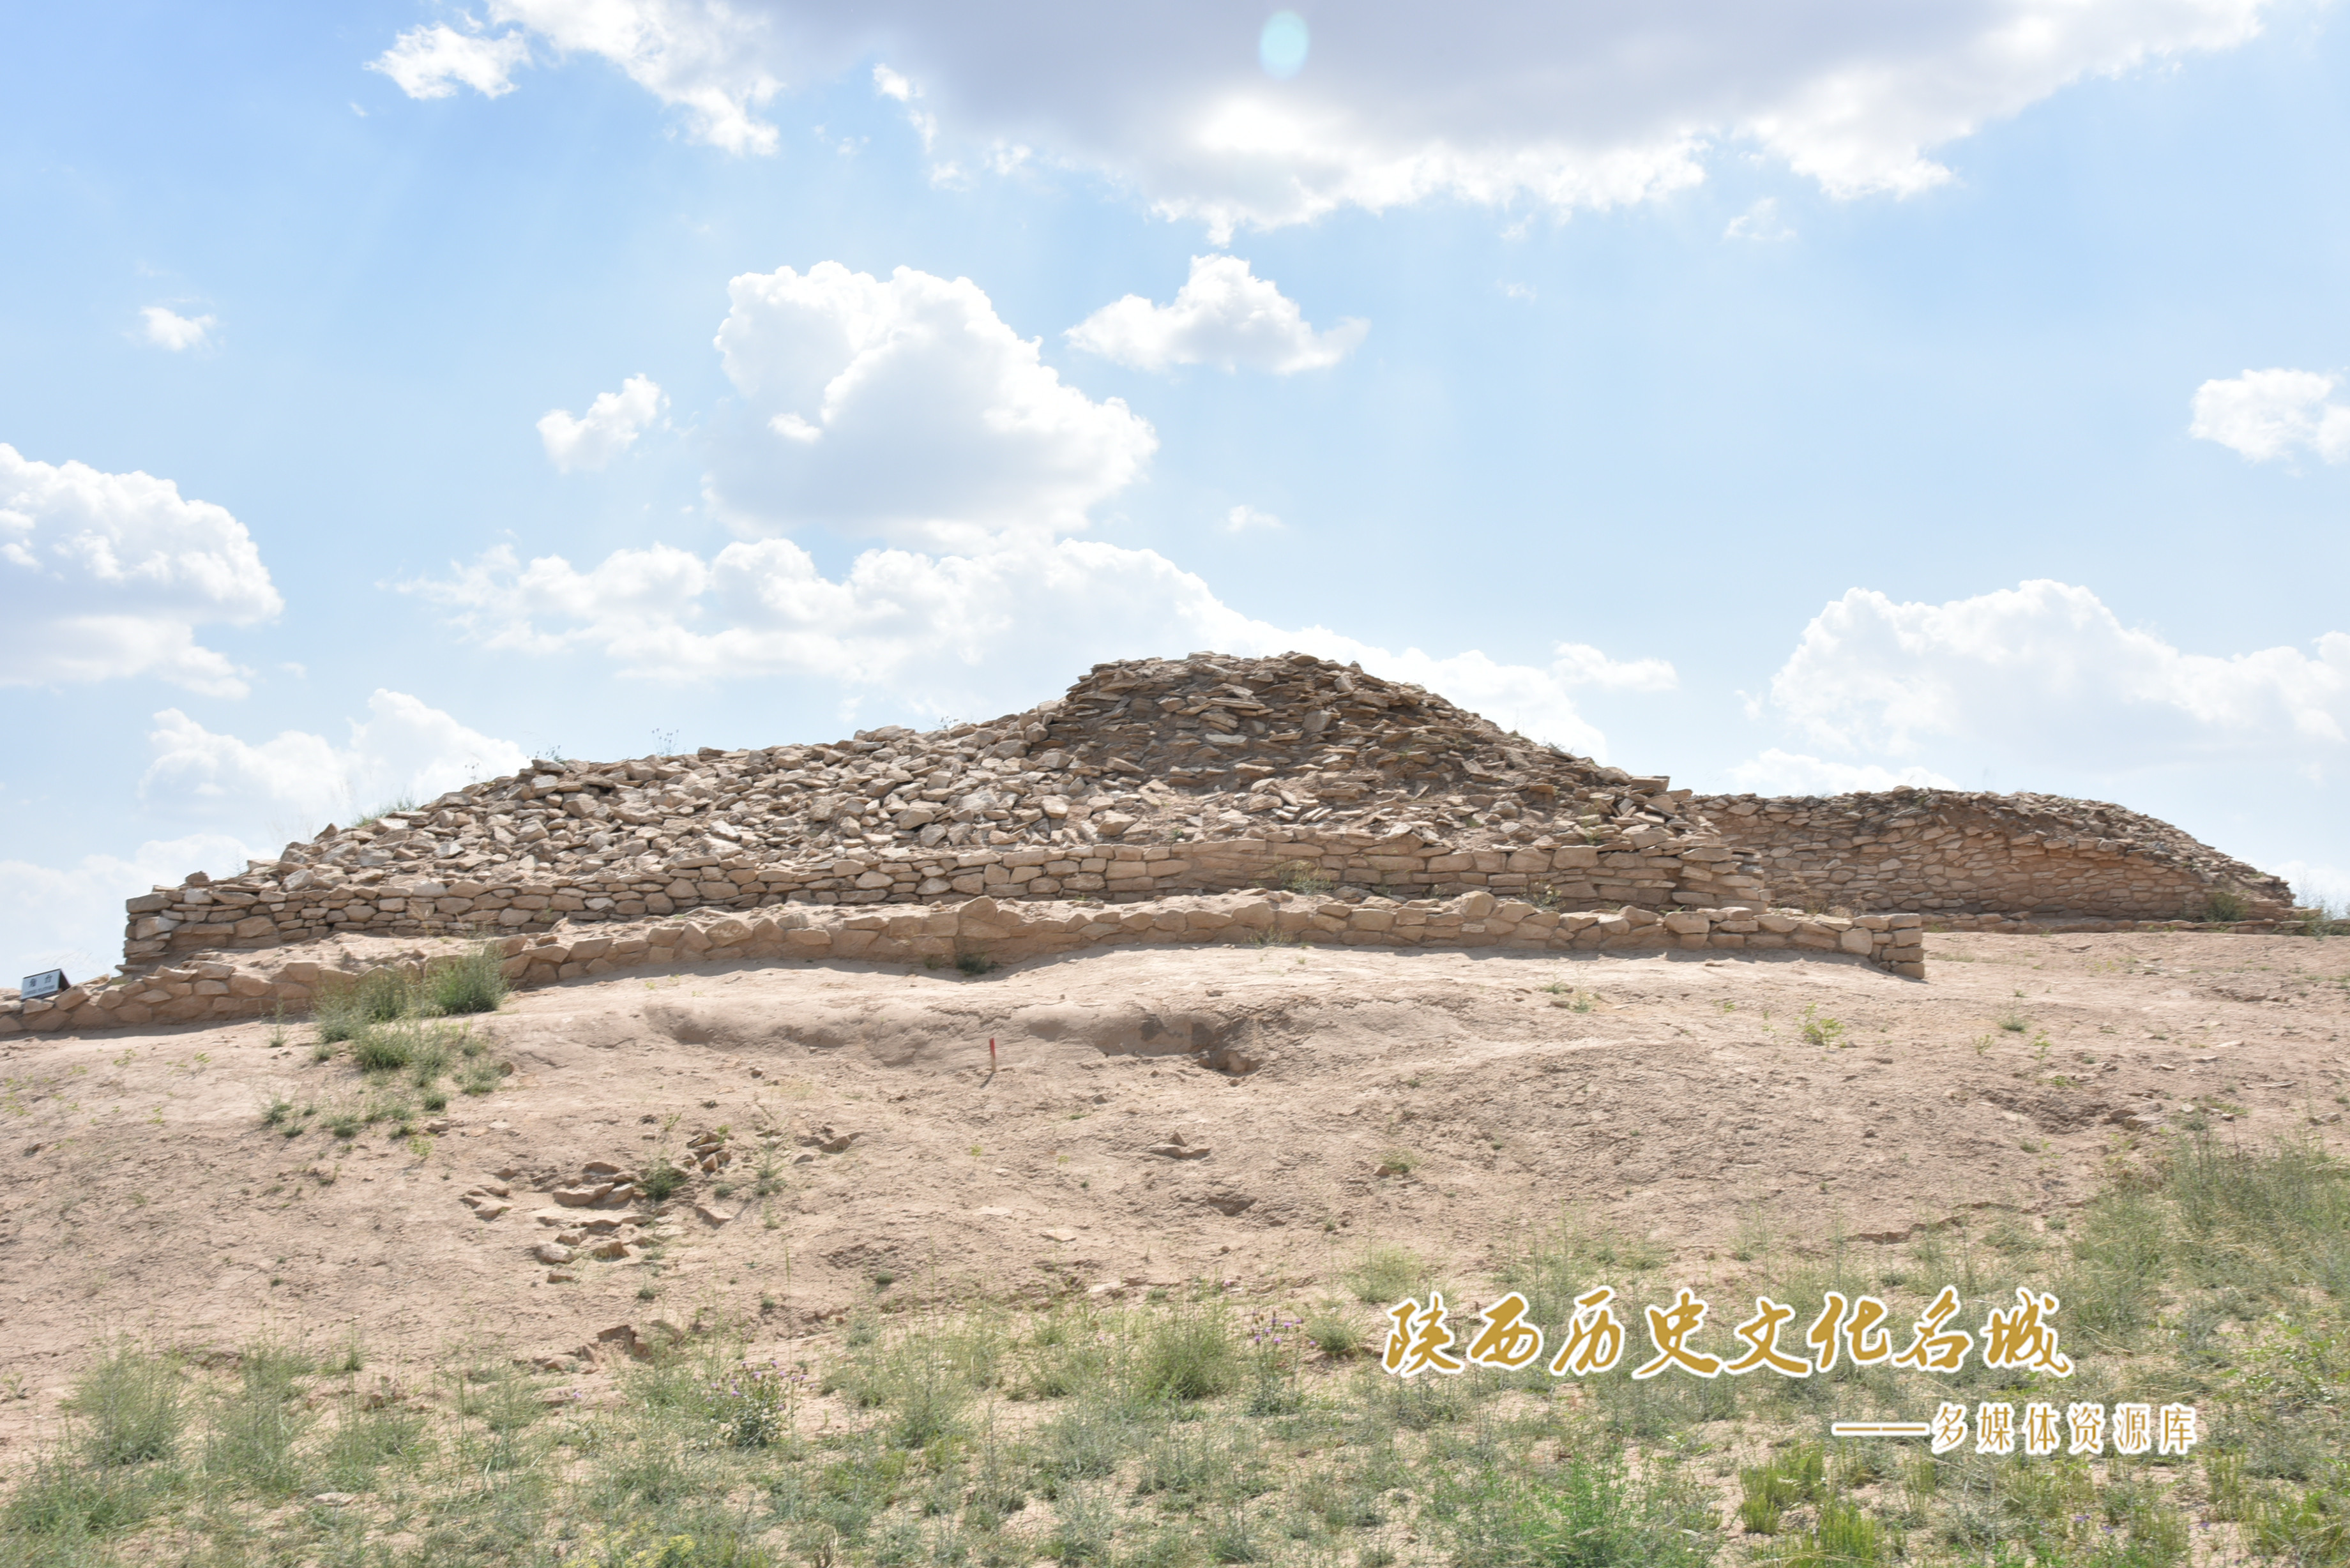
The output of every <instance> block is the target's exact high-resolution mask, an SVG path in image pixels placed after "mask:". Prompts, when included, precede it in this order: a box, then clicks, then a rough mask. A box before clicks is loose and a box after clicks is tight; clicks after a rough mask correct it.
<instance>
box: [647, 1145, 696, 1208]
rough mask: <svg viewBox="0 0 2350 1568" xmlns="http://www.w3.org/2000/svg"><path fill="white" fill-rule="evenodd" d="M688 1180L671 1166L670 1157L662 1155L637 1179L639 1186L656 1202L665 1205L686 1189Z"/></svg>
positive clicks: (681, 1172)
mask: <svg viewBox="0 0 2350 1568" xmlns="http://www.w3.org/2000/svg"><path fill="white" fill-rule="evenodd" d="M687 1180H688V1178H687V1176H686V1174H685V1172H684V1171H682V1170H680V1169H679V1168H677V1167H676V1166H675V1165H673V1164H671V1162H670V1158H669V1156H667V1155H662V1156H661V1157H660V1158H658V1159H656V1160H654V1161H653V1162H652V1164H651V1165H650V1166H648V1167H647V1168H646V1169H645V1173H644V1175H642V1176H641V1177H639V1178H638V1179H637V1185H638V1186H639V1187H640V1188H642V1189H644V1190H645V1193H646V1194H647V1196H649V1197H650V1198H651V1199H652V1200H653V1201H654V1202H656V1203H665V1202H667V1201H668V1200H669V1199H672V1198H674V1197H676V1196H677V1195H678V1194H679V1193H680V1192H681V1191H683V1190H684V1189H685V1184H686V1181H687Z"/></svg>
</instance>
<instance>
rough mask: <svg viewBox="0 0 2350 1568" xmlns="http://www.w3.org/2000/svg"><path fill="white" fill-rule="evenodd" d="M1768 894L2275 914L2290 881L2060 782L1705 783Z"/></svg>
mask: <svg viewBox="0 0 2350 1568" xmlns="http://www.w3.org/2000/svg"><path fill="white" fill-rule="evenodd" d="M1690 805H1691V807H1692V809H1694V810H1695V811H1697V812H1699V813H1700V814H1702V815H1703V816H1704V818H1705V819H1706V820H1707V821H1708V822H1709V823H1710V824H1711V825H1712V826H1714V827H1715V828H1716V829H1717V830H1719V832H1720V833H1721V837H1722V840H1723V842H1724V843H1725V844H1726V845H1728V846H1731V848H1733V849H1735V850H1736V851H1737V852H1738V853H1739V855H1740V857H1741V858H1742V859H1747V860H1751V861H1752V863H1754V864H1756V865H1758V866H1759V867H1761V870H1762V875H1763V878H1764V879H1765V880H1766V881H1767V882H1768V883H1769V885H1770V888H1771V892H1772V896H1773V898H1777V899H1779V900H1781V901H1783V902H1784V903H1787V904H1791V905H1794V906H1797V907H1800V908H1805V909H1846V910H1849V911H1851V912H1854V913H1866V912H1868V911H1871V910H1878V909H1903V910H1916V911H1918V912H1921V913H1924V914H1927V915H1929V916H1934V915H1956V914H1970V915H2000V916H2003V917H2007V918H2010V919H2016V918H2022V919H2033V918H2039V919H2106V920H2178V919H2186V920H2203V919H2220V920H2229V921H2233V920H2238V919H2256V920H2258V919H2276V918H2277V917H2279V916H2281V915H2282V914H2284V913H2285V912H2286V911H2287V910H2288V909H2290V908H2291V907H2292V904H2293V889H2292V888H2290V887H2289V886H2287V885H2286V883H2285V882H2284V881H2283V880H2282V879H2281V878H2279V877H2272V876H2270V875H2269V874H2267V873H2266V872H2263V871H2260V870H2256V869H2254V868H2253V867H2250V866H2247V865H2245V864H2244V863H2243V862H2242V861H2241V860H2234V859H2230V857H2227V856H2225V855H2222V854H2220V852H2219V851H2218V850H2216V849H2213V848H2212V847H2210V846H2209V845H2206V844H2202V843H2200V842H2199V841H2197V840H2196V839H2194V838H2192V837H2190V836H2189V835H2187V834H2185V833H2182V832H2180V831H2179V830H2178V828H2176V827H2173V826H2170V825H2169V824H2168V823H2167V822H2160V821H2157V820H2156V819H2155V818H2153V817H2150V816H2146V815H2141V814H2139V813H2137V812H2134V811H2130V810H2127V809H2126V808H2125V807H2122V806H2118V805H2111V804H2109V803H2107V802H2105V801H2096V800H2074V799H2071V798H2068V797H2066V796H2064V795H2049V794H1978V793H1972V792H1966V791H1959V790H1925V789H1903V790H1892V791H1887V792H1886V793H1884V794H1844V795H1835V796H1832V797H1827V798H1821V797H1816V796H1804V797H1800V798H1794V799H1770V798H1765V797H1762V796H1756V795H1705V796H1700V797H1698V798H1696V799H1694V800H1693V801H1692V802H1691V803H1690Z"/></svg>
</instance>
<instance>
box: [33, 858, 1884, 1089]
mask: <svg viewBox="0 0 2350 1568" xmlns="http://www.w3.org/2000/svg"><path fill="white" fill-rule="evenodd" d="M1924 924H1925V923H1924V921H1923V920H1922V919H1920V918H1919V917H1918V916H1916V915H1868V916H1863V917H1861V918H1859V919H1840V918H1836V917H1809V916H1801V915H1795V914H1791V913H1785V912H1779V911H1773V910H1767V909H1743V908H1737V907H1732V908H1727V909H1682V910H1674V911H1671V912H1669V913H1664V914H1658V913H1656V912H1653V911H1650V910H1646V909H1635V908H1629V907H1627V908H1624V909H1612V910H1601V911H1567V912H1561V911H1558V910H1554V909H1540V908H1537V907H1536V906H1535V905H1534V904H1532V903H1529V902H1527V901H1526V900H1525V899H1523V898H1496V897H1495V896H1494V895H1493V894H1492V893H1489V892H1483V891H1478V892H1472V893H1465V894H1462V895H1461V896H1459V897H1457V898H1449V899H1437V898H1410V899H1402V900H1398V899H1394V898H1385V897H1381V896H1378V895H1370V896H1364V895H1362V894H1360V893H1357V895H1356V896H1355V897H1354V898H1336V897H1332V896H1328V895H1325V894H1319V893H1310V892H1307V893H1299V892H1291V891H1287V890H1284V889H1274V890H1270V891H1258V892H1247V893H1224V894H1211V895H1205V896H1195V897H1187V898H1168V899H1160V900H1153V901H1151V902H1148V903H1135V904H1118V905H1111V904H1106V903H1101V902H1086V903H1076V902H1069V901H1066V900H1058V899H1051V900H1034V901H1023V900H1005V901H1001V902H999V901H998V900H997V899H995V898H989V897H986V896H984V895H983V896H981V897H978V898H966V899H964V900H962V902H961V903H959V904H946V905H934V906H928V907H925V906H916V907H914V908H912V909H907V908H903V907H878V908H877V907H872V906H864V907H859V906H856V905H838V904H835V905H822V904H806V905H785V906H781V907H774V908H764V909H757V910H755V911H751V912H747V913H744V914H740V915H736V914H727V913H723V912H715V911H713V912H705V913H703V914H702V915H700V916H697V917H694V918H692V919H670V920H638V921H627V922H621V923H616V924H610V925H599V926H597V927H594V928H585V927H583V928H575V929H559V930H550V931H545V932H541V933H539V934H537V935H535V936H520V935H517V936H511V937H506V938H504V939H502V945H503V947H504V952H505V971H506V974H507V976H508V977H509V978H510V979H511V980H513V981H515V983H516V984H518V985H524V986H532V985H544V984H552V983H555V982H556V981H566V980H580V979H590V978H594V977H596V976H599V975H606V974H612V973H617V972H620V971H629V970H637V969H652V970H665V969H670V968H671V967H673V966H675V965H678V964H685V963H704V962H713V961H716V962H725V961H775V960H781V959H824V960H851V961H862V962H886V963H905V964H920V965H924V966H929V967H938V968H943V967H945V966H946V965H947V964H949V963H962V962H966V961H970V960H973V959H976V960H979V961H982V962H983V963H985V964H995V963H1005V962H1016V961H1020V960H1023V959H1030V958H1045V957H1052V956H1055V955H1058V954H1062V953H1067V952H1074V951H1076V950H1079V949H1082V948H1092V947H1116V946H1123V945H1134V944H1139V943H1152V944H1159V943H1172V942H1222V943H1265V944H1275V943H1278V944H1296V945H1301V946H1302V945H1305V944H1309V943H1311V944H1322V943H1327V944H1334V945H1343V946H1348V947H1388V948H1504V949H1509V950H1514V951H1522V952H1542V951H1549V952H1570V951H1597V950H1611V951H1621V950H1649V951H1654V950H1666V949H1672V950H1707V951H1725V952H1726V951H1735V950H1741V949H1747V948H1752V949H1797V950H1808V951H1814V952H1819V953H1824V954H1825V953H1844V954H1849V955H1851V956H1853V957H1856V958H1860V959H1865V960H1867V961H1871V962H1873V963H1875V964H1877V966H1879V967H1880V968H1883V969H1887V970H1889V971H1893V972H1894V973H1897V974H1903V975H1908V976H1910V977H1912V978H1922V976H1923V975H1924V973H1925V964H1924V961H1923V960H1924V955H1925V947H1924V942H1925V929H1924ZM463 945H464V944H463V942H462V941H460V940H457V939H454V938H442V939H432V940H427V941H426V942H424V943H421V944H418V945H415V946H413V947H411V948H410V949H409V950H406V951H404V952H400V953H397V954H380V953H379V954H362V953H360V952H356V951H352V950H348V948H346V947H344V946H343V945H342V944H338V943H335V942H328V943H325V944H321V945H318V946H313V947H307V948H298V949H281V950H274V951H269V952H263V953H256V954H252V955H249V956H246V957H243V958H240V959H238V960H236V961H234V962H232V961H228V959H227V958H226V956H225V955H222V956H219V957H214V958H210V959H203V960H198V961H183V962H180V963H175V964H172V965H170V966H168V967H164V968H160V969H155V970H151V971H148V972H147V973H145V974H143V975H140V976H137V977H135V978H131V979H128V980H124V981H118V982H116V983H114V984H110V985H97V986H75V987H73V988H72V989H71V990H69V991H67V992H61V993H60V994H59V995H57V996H56V997H53V998H49V999H47V1000H43V1001H35V1002H16V1001H13V1000H11V1001H8V1002H5V1003H0V1036H6V1035H10V1034H15V1033H20V1032H26V1031H30V1032H35V1033H43V1032H47V1031H53V1030H85V1029H109V1028H119V1027H125V1026H131V1025H143V1024H148V1023H192V1022H194V1021H196V1020H199V1019H224V1018H251V1017H262V1016H267V1015H268V1014H270V1013H272V1012H276V1011H277V1010H279V1009H281V1008H282V1009H284V1010H285V1011H286V1012H288V1013H290V1014H298V1013H300V1012H303V1011H304V1010H306V1009H307V1007H308V1006H309V1005H310V1004H311V1002H313V1001H315V1000H316V998H317V995H318V992H319V990H320V988H321V987H323V986H327V985H331V984H338V983H339V984H349V983H352V982H354V981H359V980H360V979H362V978H363V977H364V976H365V975H366V974H367V973H369V971H373V970H377V969H389V970H394V971H400V972H403V973H405V974H408V975H410V976H411V977H414V976H416V975H418V974H420V973H421V971H422V969H423V967H424V966H425V965H427V964H429V963H430V962H432V961H433V960H434V959H435V958H436V957H440V956H443V955H446V954H451V953H454V952H456V951H458V950H460V949H461V948H462V947H463ZM297 954H298V955H300V956H296V955H297ZM1562 1000H1563V999H1562ZM1233 1070H1240V1071H1244V1070H1246V1069H1245V1068H1235V1069H1233Z"/></svg>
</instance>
